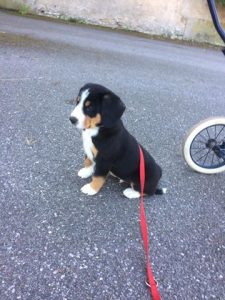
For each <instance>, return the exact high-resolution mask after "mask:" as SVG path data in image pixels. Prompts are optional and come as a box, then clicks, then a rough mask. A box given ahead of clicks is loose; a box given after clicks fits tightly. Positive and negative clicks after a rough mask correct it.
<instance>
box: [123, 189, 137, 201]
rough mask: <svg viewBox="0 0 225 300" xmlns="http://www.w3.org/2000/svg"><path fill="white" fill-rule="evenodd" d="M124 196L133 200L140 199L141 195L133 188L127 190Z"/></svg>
mask: <svg viewBox="0 0 225 300" xmlns="http://www.w3.org/2000/svg"><path fill="white" fill-rule="evenodd" d="M123 194H124V196H125V197H127V198H129V199H133V198H139V197H140V193H139V192H138V191H135V190H133V189H132V188H127V189H125V190H124V191H123Z"/></svg>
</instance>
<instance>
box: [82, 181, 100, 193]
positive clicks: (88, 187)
mask: <svg viewBox="0 0 225 300" xmlns="http://www.w3.org/2000/svg"><path fill="white" fill-rule="evenodd" d="M81 192H83V193H84V194H87V195H90V196H92V195H95V194H97V191H95V190H94V189H93V188H92V187H91V185H90V183H88V184H85V185H84V186H82V188H81Z"/></svg>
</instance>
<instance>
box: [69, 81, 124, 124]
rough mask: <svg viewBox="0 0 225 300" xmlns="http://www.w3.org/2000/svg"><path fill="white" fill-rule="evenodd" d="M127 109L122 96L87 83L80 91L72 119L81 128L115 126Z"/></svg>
mask: <svg viewBox="0 0 225 300" xmlns="http://www.w3.org/2000/svg"><path fill="white" fill-rule="evenodd" d="M124 110H125V105H124V103H123V102H122V101H121V100H120V98H119V97H118V96H117V95H115V94H114V93H113V92H112V91H110V90H108V89H107V88H105V87H103V86H101V85H98V84H94V83H87V84H85V85H84V86H83V87H82V88H81V89H80V91H79V94H78V96H77V98H76V106H75V109H74V110H73V111H72V113H71V115H70V121H71V123H73V124H74V125H76V127H77V128H79V129H88V128H95V127H99V126H103V127H107V128H110V127H113V126H114V125H115V124H116V122H117V121H118V120H119V119H120V118H121V116H122V114H123V112H124Z"/></svg>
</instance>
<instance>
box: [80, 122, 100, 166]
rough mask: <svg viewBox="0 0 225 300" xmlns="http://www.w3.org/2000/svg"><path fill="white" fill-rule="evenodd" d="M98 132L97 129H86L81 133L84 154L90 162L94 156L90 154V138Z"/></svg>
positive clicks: (91, 146)
mask: <svg viewBox="0 0 225 300" xmlns="http://www.w3.org/2000/svg"><path fill="white" fill-rule="evenodd" d="M98 131H99V128H97V127H96V128H93V129H86V130H83V131H82V138H83V146H84V152H85V154H86V155H87V157H88V158H89V159H90V160H91V161H93V160H94V155H93V152H92V149H93V147H94V144H93V142H92V137H93V136H96V135H97V134H98Z"/></svg>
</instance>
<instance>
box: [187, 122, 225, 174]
mask: <svg viewBox="0 0 225 300" xmlns="http://www.w3.org/2000/svg"><path fill="white" fill-rule="evenodd" d="M183 156H184V159H185V161H186V162H187V164H188V165H189V166H190V167H191V168H192V169H193V170H195V171H197V172H200V173H204V174H215V173H220V172H223V171H225V117H213V118H209V119H206V120H203V121H201V122H200V123H198V124H197V125H195V126H194V127H193V128H192V129H191V130H190V131H189V133H188V134H187V136H186V138H185V140H184V143H183Z"/></svg>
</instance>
